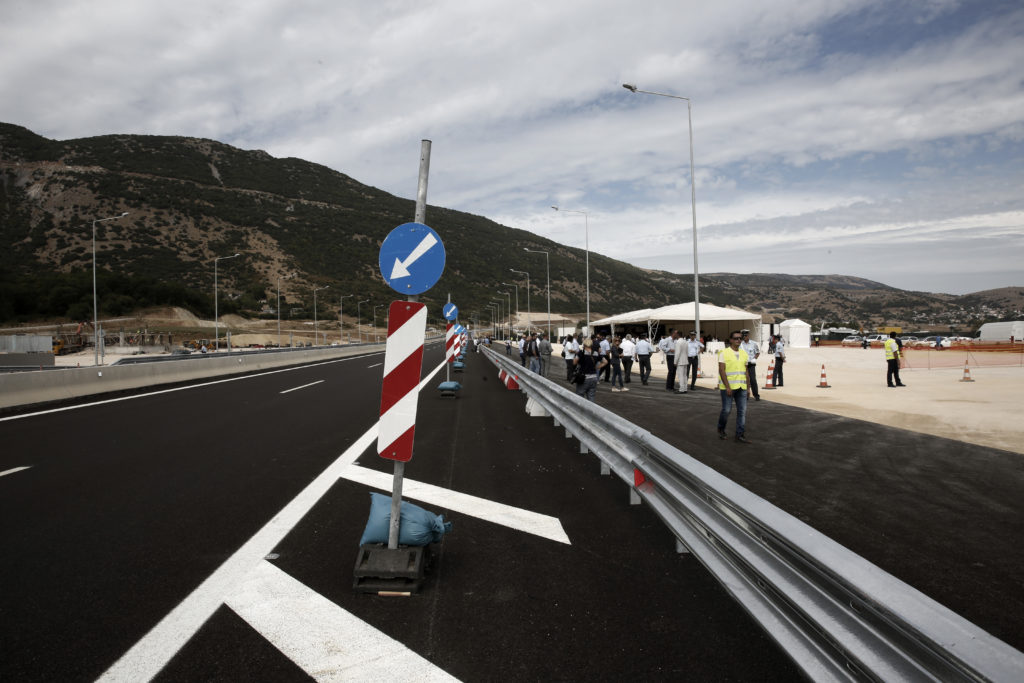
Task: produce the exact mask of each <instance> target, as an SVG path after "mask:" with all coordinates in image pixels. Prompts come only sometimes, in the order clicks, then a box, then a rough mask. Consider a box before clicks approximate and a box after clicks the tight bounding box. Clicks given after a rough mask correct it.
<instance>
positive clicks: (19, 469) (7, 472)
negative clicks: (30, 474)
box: [0, 465, 31, 477]
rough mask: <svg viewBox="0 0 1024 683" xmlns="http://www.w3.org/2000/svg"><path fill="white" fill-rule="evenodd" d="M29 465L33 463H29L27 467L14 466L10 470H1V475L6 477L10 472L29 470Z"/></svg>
mask: <svg viewBox="0 0 1024 683" xmlns="http://www.w3.org/2000/svg"><path fill="white" fill-rule="evenodd" d="M29 467H31V465H29V466H27V467H14V468H12V469H9V470H4V471H3V472H0V477H6V476H7V475H8V474H14V473H15V472H21V471H22V470H27V469H28V468H29Z"/></svg>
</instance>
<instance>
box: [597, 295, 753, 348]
mask: <svg viewBox="0 0 1024 683" xmlns="http://www.w3.org/2000/svg"><path fill="white" fill-rule="evenodd" d="M697 310H698V309H697V308H696V306H694V303H693V302H692V301H690V302H687V303H682V304H672V305H670V306H662V307H661V308H655V309H649V308H645V309H642V310H638V311H630V312H629V313H620V314H618V315H613V316H611V317H610V318H602V319H601V320H595V321H593V322H592V323H591V325H592V326H594V327H596V326H598V325H611V326H613V327H615V326H619V325H646V326H647V329H648V332H651V331H653V330H654V328H656V327H658V325H664V326H665V328H666V330H667V329H671V328H675V329H677V330H680V331H681V332H682V333H683V334H687V333H688V332H689V331H690V330H692V329H694V321H695V318H696V315H695V314H696V312H697ZM699 310H700V333H701V335H703V336H707V337H709V338H710V337H717V338H718V339H726V338H728V336H729V333H730V332H732V331H733V330H738V329H742V328H747V329H749V330H750V331H751V334H752V336H757V334H758V333H759V331H760V329H761V325H760V322H761V315H760V314H759V313H751V312H749V311H741V310H739V309H736V308H722V307H721V306H712V305H711V304H701V305H700V309H699Z"/></svg>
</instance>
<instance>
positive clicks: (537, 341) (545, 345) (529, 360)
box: [505, 332, 553, 377]
mask: <svg viewBox="0 0 1024 683" xmlns="http://www.w3.org/2000/svg"><path fill="white" fill-rule="evenodd" d="M518 345H519V360H520V362H521V363H522V364H523V367H524V368H529V369H530V371H531V372H536V373H537V374H539V375H543V376H545V377H547V376H548V372H549V369H550V367H551V353H552V350H553V349H552V346H551V340H550V339H548V335H547V334H546V333H544V332H527V333H526V334H524V335H522V336H521V337H519V340H518ZM505 355H507V356H511V355H512V340H511V339H506V340H505Z"/></svg>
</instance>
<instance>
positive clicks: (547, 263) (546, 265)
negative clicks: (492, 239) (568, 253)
mask: <svg viewBox="0 0 1024 683" xmlns="http://www.w3.org/2000/svg"><path fill="white" fill-rule="evenodd" d="M523 251H528V252H530V253H531V254H544V268H545V270H546V271H547V275H548V286H547V290H548V341H551V257H550V256H549V255H548V252H546V251H541V250H540V249H527V248H526V247H523ZM588 324H589V323H588Z"/></svg>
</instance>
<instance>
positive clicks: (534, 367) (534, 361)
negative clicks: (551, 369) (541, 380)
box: [530, 356, 540, 374]
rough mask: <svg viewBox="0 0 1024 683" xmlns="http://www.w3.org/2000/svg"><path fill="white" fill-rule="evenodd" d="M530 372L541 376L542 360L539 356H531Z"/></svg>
mask: <svg viewBox="0 0 1024 683" xmlns="http://www.w3.org/2000/svg"><path fill="white" fill-rule="evenodd" d="M530 372H536V373H538V374H540V358H538V357H537V356H530Z"/></svg>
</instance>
